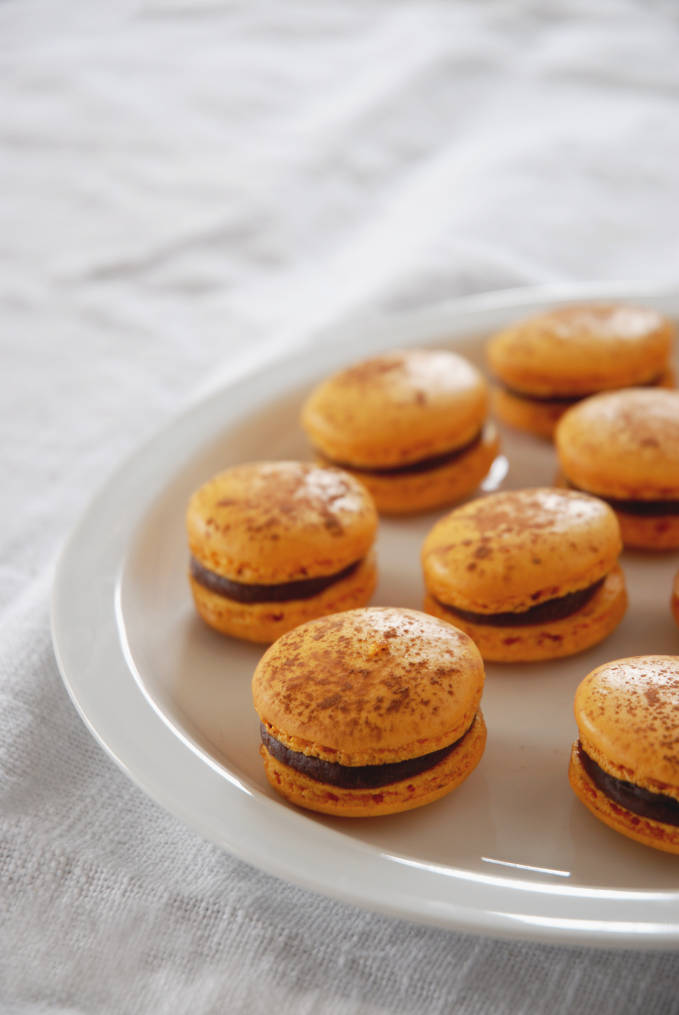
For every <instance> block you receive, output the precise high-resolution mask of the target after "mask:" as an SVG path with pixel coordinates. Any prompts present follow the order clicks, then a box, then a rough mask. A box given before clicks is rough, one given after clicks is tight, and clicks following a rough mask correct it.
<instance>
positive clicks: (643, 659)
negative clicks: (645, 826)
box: [574, 655, 679, 799]
mask: <svg viewBox="0 0 679 1015" xmlns="http://www.w3.org/2000/svg"><path fill="white" fill-rule="evenodd" d="M574 711H575V719H576V722H577V724H578V729H579V731H580V741H581V743H582V746H583V748H584V750H585V751H586V753H587V754H588V755H589V756H590V757H591V758H592V759H593V760H594V761H595V762H596V763H597V764H598V765H599V766H600V767H601V768H603V769H604V771H605V772H608V774H609V775H612V776H614V777H615V778H616V779H624V780H627V781H629V782H633V783H634V784H635V785H636V786H641V787H643V788H644V789H648V790H650V791H651V792H653V793H664V794H666V795H668V796H673V797H675V798H676V799H679V656H665V655H657V656H635V657H631V658H626V659H616V660H614V661H613V662H608V663H604V664H603V665H602V666H599V667H597V669H595V670H593V671H592V672H591V673H590V674H588V676H586V677H585V679H584V680H583V681H582V682H581V683H580V685H579V686H578V689H577V691H576V693H575V703H574Z"/></svg>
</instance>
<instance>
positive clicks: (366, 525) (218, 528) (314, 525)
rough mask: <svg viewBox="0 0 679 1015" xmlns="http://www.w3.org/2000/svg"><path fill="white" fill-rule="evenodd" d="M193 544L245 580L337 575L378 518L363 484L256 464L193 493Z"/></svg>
mask: <svg viewBox="0 0 679 1015" xmlns="http://www.w3.org/2000/svg"><path fill="white" fill-rule="evenodd" d="M187 528H188V536H189V547H190V550H191V553H192V555H193V556H194V557H195V559H196V560H197V561H198V562H199V563H200V564H202V565H203V566H204V567H206V568H208V569H209V570H211V571H214V572H216V573H217V574H220V575H223V576H224V577H225V578H229V579H232V580H234V581H239V582H243V583H262V584H268V583H271V584H274V583H276V582H290V581H297V580H302V579H305V578H312V577H315V576H319V575H326V574H333V573H335V572H337V571H340V570H341V569H342V568H344V567H346V566H348V565H349V564H351V563H353V562H354V561H357V560H359V559H361V558H362V557H363V556H365V554H366V553H367V552H368V550H369V549H370V547H371V546H372V543H373V541H374V538H375V533H376V530H377V513H376V510H375V506H374V504H373V502H372V499H371V497H370V495H369V493H368V492H367V490H366V489H365V488H364V487H363V485H362V484H361V483H359V482H358V481H357V480H355V479H353V478H352V477H351V476H349V475H347V474H346V473H344V472H341V471H340V470H338V469H325V468H320V467H319V466H315V465H312V464H310V463H305V462H291V461H282V462H255V463H247V464H243V465H238V466H234V467H233V468H231V469H229V470H227V471H225V472H223V473H220V474H219V475H217V476H215V477H214V478H213V479H212V480H210V481H209V482H208V483H206V484H205V485H204V486H202V487H201V488H200V489H199V490H197V491H196V493H195V494H194V495H193V497H192V498H191V500H190V502H189V507H188V511H187Z"/></svg>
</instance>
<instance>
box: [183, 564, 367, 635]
mask: <svg viewBox="0 0 679 1015" xmlns="http://www.w3.org/2000/svg"><path fill="white" fill-rule="evenodd" d="M190 581H191V591H192V593H193V599H194V602H195V604H196V609H197V610H198V613H199V614H200V615H201V617H202V618H203V620H204V621H205V622H206V623H207V624H209V625H210V627H214V628H215V630H217V631H220V632H221V633H222V634H229V635H232V636H233V637H235V638H243V639H245V640H246V641H254V642H260V643H264V644H265V643H268V642H272V641H275V640H276V638H279V637H280V635H282V634H285V633H286V632H287V631H291V630H292V629H293V628H294V627H297V626H298V625H299V624H303V623H305V621H307V620H315V619H316V617H322V616H325V615H326V614H328V613H341V612H342V611H344V610H353V609H355V608H356V607H359V606H365V605H366V604H367V603H368V602H369V600H370V597H371V596H372V594H373V592H374V591H375V586H376V584H377V564H376V558H375V553H374V551H371V552H370V553H369V554H368V556H367V557H365V558H364V560H363V561H362V562H361V563H360V564H359V566H358V567H357V568H356V570H355V571H354V572H353V573H352V574H350V575H349V576H348V577H347V578H343V579H342V580H341V581H338V582H335V583H334V584H332V585H329V586H328V588H326V589H324V590H323V592H321V593H320V594H319V595H317V596H311V597H310V598H309V599H291V600H289V601H288V602H283V603H239V602H236V600H234V599H229V598H227V597H226V596H220V595H218V594H217V593H216V592H211V591H210V590H209V589H206V588H205V586H203V585H199V584H198V582H196V581H195V580H194V579H193V578H191V579H190Z"/></svg>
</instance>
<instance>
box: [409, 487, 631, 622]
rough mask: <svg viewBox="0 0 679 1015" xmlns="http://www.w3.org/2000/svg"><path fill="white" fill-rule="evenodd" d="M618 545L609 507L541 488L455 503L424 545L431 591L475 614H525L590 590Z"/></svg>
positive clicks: (613, 561)
mask: <svg viewBox="0 0 679 1015" xmlns="http://www.w3.org/2000/svg"><path fill="white" fill-rule="evenodd" d="M621 549H622V544H621V540H620V530H619V526H618V522H617V520H616V517H615V514H614V512H613V511H612V510H611V508H609V507H608V505H606V504H604V503H603V502H602V501H600V500H598V499H597V498H595V497H588V496H587V495H584V494H579V493H575V492H573V491H569V490H558V489H555V488H552V487H538V488H535V489H529V490H516V491H507V492H502V493H495V494H489V495H488V496H487V497H482V498H479V499H477V500H474V501H471V502H469V503H468V504H464V505H463V506H462V507H459V508H456V509H455V510H454V511H451V512H450V513H449V514H448V515H446V516H445V517H444V518H442V519H441V520H440V521H439V522H438V523H437V524H436V525H435V526H434V527H433V529H432V530H431V531H430V533H429V535H428V536H427V538H426V539H425V542H424V545H423V548H422V567H423V570H424V580H425V585H426V589H427V592H428V594H429V595H431V596H433V597H434V598H435V599H438V600H440V602H442V603H447V604H449V605H451V606H457V607H458V608H459V609H463V610H472V611H474V612H477V613H503V612H505V611H507V610H514V611H523V610H526V609H529V608H530V607H531V606H535V605H537V604H538V603H541V602H545V601H546V600H548V599H556V598H559V597H560V596H563V595H566V594H567V593H569V592H573V591H576V590H578V589H583V588H587V587H588V586H589V585H593V584H594V583H595V582H596V581H598V580H599V579H600V578H602V577H603V576H604V575H605V574H608V572H610V571H611V570H612V569H613V567H614V566H615V564H616V562H617V558H618V554H619V553H620V550H621Z"/></svg>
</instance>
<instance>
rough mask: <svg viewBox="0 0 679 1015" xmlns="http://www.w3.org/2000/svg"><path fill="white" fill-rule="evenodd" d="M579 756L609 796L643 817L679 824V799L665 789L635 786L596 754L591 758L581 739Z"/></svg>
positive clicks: (586, 768) (598, 785) (583, 764)
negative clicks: (603, 764)
mask: <svg viewBox="0 0 679 1015" xmlns="http://www.w3.org/2000/svg"><path fill="white" fill-rule="evenodd" d="M578 757H579V758H580V762H581V764H582V767H583V768H584V770H585V771H586V772H587V775H588V776H589V777H590V779H591V780H592V782H593V783H594V785H595V786H596V787H597V789H600V790H601V792H602V793H605V794H606V796H607V797H608V798H609V800H612V801H613V802H614V803H616V804H620V806H621V807H624V808H625V810H627V811H632V813H633V814H638V815H639V817H641V818H650V820H651V821H662V823H663V824H664V825H674V826H679V800H675V799H674V797H671V796H666V795H665V794H664V793H653V792H652V791H651V790H649V789H644V788H643V787H642V786H635V784H634V783H633V782H627V781H626V780H625V779H616V778H615V776H613V775H609V774H608V772H604V770H603V768H601V766H600V765H597V763H596V761H594V759H593V758H590V756H589V754H587V752H586V751H585V750H584V748H583V746H582V744H581V743H580V742H579V741H578Z"/></svg>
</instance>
